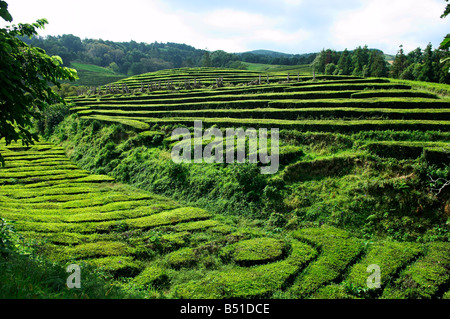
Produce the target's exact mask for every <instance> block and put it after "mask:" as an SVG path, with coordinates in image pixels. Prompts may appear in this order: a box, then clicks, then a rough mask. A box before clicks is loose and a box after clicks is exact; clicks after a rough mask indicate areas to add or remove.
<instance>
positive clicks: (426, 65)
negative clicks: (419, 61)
mask: <svg viewBox="0 0 450 319" xmlns="http://www.w3.org/2000/svg"><path fill="white" fill-rule="evenodd" d="M418 80H419V81H425V82H434V81H435V77H434V71H433V49H432V46H431V43H429V44H428V45H427V47H426V49H425V51H424V53H423V66H422V72H421V74H420V76H419V79H418Z"/></svg>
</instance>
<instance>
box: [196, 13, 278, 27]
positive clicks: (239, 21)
mask: <svg viewBox="0 0 450 319" xmlns="http://www.w3.org/2000/svg"><path fill="white" fill-rule="evenodd" d="M268 20H269V19H268V18H267V17H264V16H262V15H260V14H254V13H249V12H245V11H238V10H234V9H221V10H216V11H213V12H211V13H208V14H206V15H205V16H204V18H203V21H204V23H205V24H206V25H208V26H210V27H213V28H218V29H220V30H224V31H236V30H237V31H242V32H246V31H248V30H252V29H255V28H258V27H261V26H264V25H265V24H266V23H267V22H268ZM269 23H270V22H269Z"/></svg>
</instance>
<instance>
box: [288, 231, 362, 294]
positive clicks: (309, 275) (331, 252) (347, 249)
mask: <svg viewBox="0 0 450 319" xmlns="http://www.w3.org/2000/svg"><path fill="white" fill-rule="evenodd" d="M293 236H294V237H295V238H297V239H299V240H304V241H307V242H309V243H311V244H312V245H313V246H316V247H318V249H320V251H321V252H322V254H321V255H320V256H319V258H318V259H317V260H316V261H315V262H313V263H311V264H310V266H309V267H308V268H307V269H306V271H305V272H304V273H303V274H302V275H301V276H299V278H297V280H296V282H295V283H294V285H293V286H292V287H291V288H290V289H291V291H292V293H293V294H294V295H296V296H298V297H306V296H308V295H310V294H312V293H313V292H315V291H316V290H317V289H318V288H320V287H321V286H323V285H324V284H327V283H330V282H332V281H334V280H337V279H338V277H339V276H340V274H341V273H342V272H343V271H344V269H345V268H346V267H347V265H349V264H350V263H351V262H352V261H353V260H355V259H356V258H357V256H358V255H359V253H360V252H361V248H362V247H361V242H360V241H359V240H358V239H357V238H352V237H351V236H350V235H349V234H348V233H346V232H345V231H342V230H340V229H337V228H333V227H321V228H310V229H302V230H300V231H297V232H294V233H293Z"/></svg>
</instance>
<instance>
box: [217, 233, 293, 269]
mask: <svg viewBox="0 0 450 319" xmlns="http://www.w3.org/2000/svg"><path fill="white" fill-rule="evenodd" d="M288 251H289V246H288V245H287V244H286V243H285V242H283V241H281V240H277V239H274V238H255V239H249V240H244V241H240V242H238V243H236V244H233V245H230V246H227V247H226V248H225V249H224V250H223V252H222V253H221V254H222V256H223V258H225V259H230V260H233V261H234V262H236V263H237V264H239V265H241V266H250V265H256V264H264V263H268V262H273V261H276V260H279V259H281V258H283V257H284V256H285V255H286V254H287V253H288Z"/></svg>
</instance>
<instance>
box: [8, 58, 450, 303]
mask: <svg viewBox="0 0 450 319" xmlns="http://www.w3.org/2000/svg"><path fill="white" fill-rule="evenodd" d="M263 67H265V66H259V65H252V66H251V68H252V70H224V69H213V68H198V69H177V70H164V71H159V72H154V73H150V74H145V75H139V76H134V77H131V78H127V79H122V80H120V81H119V82H116V83H115V85H117V87H121V86H122V84H126V85H127V86H128V88H129V90H131V91H130V93H123V92H115V93H112V94H111V93H109V92H107V91H106V88H103V92H106V94H105V93H104V94H102V95H95V96H94V95H90V96H80V97H77V98H73V99H72V100H71V101H70V103H71V104H70V108H71V113H72V114H71V115H70V116H68V117H66V118H65V119H64V120H63V121H62V122H60V123H56V124H55V123H53V124H49V123H50V122H46V123H47V124H46V125H52V126H51V127H47V129H46V130H45V132H47V136H46V141H42V142H40V143H37V144H35V145H30V146H28V147H27V146H23V145H22V144H21V143H15V144H11V145H8V146H6V145H5V144H4V143H3V142H2V144H0V153H1V154H2V155H3V156H4V157H5V160H6V166H5V167H3V168H0V212H1V213H0V217H2V218H4V219H5V220H8V221H11V222H13V225H14V227H15V228H16V229H17V231H18V233H19V234H21V235H22V236H23V237H24V238H26V239H27V240H31V241H32V242H33V245H32V247H33V249H34V251H35V253H36V254H38V255H39V256H44V257H45V258H46V259H49V260H50V261H52V262H54V263H56V264H58V265H61V267H65V266H66V265H68V264H73V263H76V264H80V265H82V269H91V268H89V267H93V269H97V271H99V272H100V274H102V276H104V277H105V278H107V280H108V284H109V283H110V284H112V286H111V287H115V288H117V289H118V291H120V294H119V296H120V297H124V296H128V297H129V296H132V297H137V298H194V299H204V298H205V299H211V298H218V299H221V298H227V299H228V298H275V299H309V298H313V299H374V298H375V299H379V298H380V299H383V298H386V299H391V298H392V299H416V298H431V299H438V298H449V297H450V260H449V256H450V229H449V228H450V223H449V216H450V211H449V207H450V206H449V205H450V199H449V198H450V197H449V196H448V194H449V192H448V188H445V187H443V181H444V180H448V179H449V178H450V168H449V153H450V131H449V128H450V127H449V123H450V122H449V115H450V114H449V113H450V104H449V100H448V98H447V97H446V95H445V93H443V92H444V91H446V90H448V86H447V87H445V86H439V88H438V87H437V86H434V85H431V86H430V87H429V88H428V89H427V88H426V85H422V84H420V83H419V84H417V83H409V82H402V83H400V82H398V81H390V80H388V79H364V78H355V77H334V76H320V75H318V76H317V78H316V80H315V81H314V80H313V78H312V75H311V74H310V73H308V72H307V71H305V70H303V71H302V70H294V69H289V70H288V69H271V70H270V72H269V71H268V70H266V69H263ZM249 68H250V67H249ZM257 70H260V71H262V72H258V71H257ZM268 72H269V73H268ZM297 72H300V74H298V75H297ZM305 72H306V73H305ZM287 73H289V80H288V75H287ZM260 75H261V83H259V76H260ZM267 75H268V76H269V83H267ZM217 78H223V84H224V86H223V87H217V85H216V84H217V82H216V79H217ZM187 80H189V83H190V85H191V87H186V86H185V84H186V83H187ZM167 81H169V83H170V84H171V85H173V86H174V88H173V87H172V88H169V89H168V88H167ZM255 81H256V82H255ZM194 82H195V83H197V84H198V86H197V87H193V86H192V85H193V83H194ZM172 83H173V84H172ZM152 88H153V89H152ZM436 88H438V89H436ZM195 120H202V122H203V129H205V130H206V129H207V128H209V127H216V128H219V129H221V130H225V128H229V127H235V128H237V127H243V128H250V127H253V128H255V129H257V130H261V129H262V128H268V129H270V128H279V129H280V167H279V170H278V172H277V173H276V174H274V175H262V174H261V173H260V169H259V168H260V166H261V163H258V164H249V163H245V164H239V163H234V164H225V163H215V164H206V163H181V164H175V163H174V162H173V161H172V159H171V154H170V150H171V148H172V147H173V145H174V143H173V141H172V140H171V138H170V137H171V133H172V130H173V129H174V128H176V127H186V128H188V129H190V130H191V131H190V132H191V133H192V134H193V130H192V128H193V124H194V121H195ZM205 144H207V141H204V140H202V145H203V146H204V145H205ZM268 145H270V147H272V145H273V144H272V139H271V137H269V138H268ZM191 146H192V147H194V146H193V145H191ZM233 147H234V149H236V147H237V146H236V145H233ZM246 150H247V151H248V150H249V145H247V144H246ZM441 187H443V188H442V189H441ZM439 190H440V191H439ZM438 191H439V192H438ZM0 263H3V264H4V265H9V266H8V267H10V268H8V269H12V270H11V271H9V272H5V273H2V274H1V275H0V279H1V280H0V282H4V280H5V279H7V278H13V277H14V276H15V274H16V275H17V274H18V273H19V272H20V271H22V272H24V270H23V268H19V266H20V265H19V266H17V267H18V268H14V267H12V266H11V264H8V260H1V261H0ZM370 265H377V266H379V268H380V269H381V280H380V286H379V288H373V287H372V288H370V287H369V286H368V285H367V279H368V277H369V275H370V273H369V272H368V271H367V269H368V267H369V266H370ZM51 274H53V272H51ZM49 275H50V271H48V273H44V274H43V275H42V276H44V278H45V276H49ZM52 276H53V275H52ZM24 281H25V282H26V280H25V279H24ZM37 281H38V282H37V283H34V285H37V286H38V285H39V284H41V285H42V282H44V280H41V281H39V280H37ZM61 284H62V285H64V284H65V277H64V278H63V280H60V285H61ZM20 285H22V281H20ZM58 287H59V286H58ZM51 289H53V288H48V287H46V289H42V292H41V293H37V296H38V297H40V298H43V297H44V298H45V296H48V295H49V294H50V295H51V296H54V297H57V296H60V295H59V294H56V293H54V292H51V291H52V290H51ZM58 289H59V290H58ZM58 289H56V290H57V291H65V290H64V289H63V288H61V287H59V288H58ZM84 289H86V290H81V291H80V292H78V295H73V294H70V293H69V295H67V292H66V294H63V295H64V296H66V297H70V298H79V297H80V294H81V296H82V293H85V294H86V296H88V297H89V295H90V296H92V297H93V298H103V297H106V295H107V294H108V293H107V291H105V290H103V288H95V289H94V288H92V286H91V287H86V288H84ZM49 290H50V292H49ZM0 291H2V293H3V295H2V296H5V294H6V295H7V293H6V292H5V291H15V293H16V294H18V295H19V296H22V297H24V296H25V297H28V296H32V295H31V293H29V292H28V291H27V292H24V291H22V292H20V291H21V290H20V289H19V287H18V286H15V285H14V284H11V285H10V286H8V290H7V289H6V288H4V289H0ZM18 291H19V292H18ZM116 293H117V294H118V292H116ZM11 294H12V293H11ZM114 296H117V295H114Z"/></svg>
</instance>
